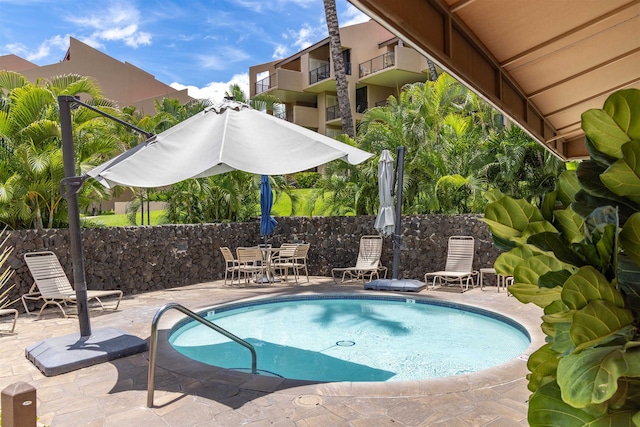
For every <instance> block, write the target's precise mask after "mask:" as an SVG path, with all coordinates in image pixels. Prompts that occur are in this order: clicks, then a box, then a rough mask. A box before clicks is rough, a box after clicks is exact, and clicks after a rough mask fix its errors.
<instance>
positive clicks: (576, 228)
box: [553, 207, 584, 243]
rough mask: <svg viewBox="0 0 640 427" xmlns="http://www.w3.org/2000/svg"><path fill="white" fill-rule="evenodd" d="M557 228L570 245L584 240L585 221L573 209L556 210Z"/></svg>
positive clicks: (554, 213)
mask: <svg viewBox="0 0 640 427" xmlns="http://www.w3.org/2000/svg"><path fill="white" fill-rule="evenodd" d="M553 215H554V216H555V220H556V222H555V226H556V228H557V229H558V230H559V231H560V233H562V235H563V236H564V238H565V239H567V240H568V241H569V242H570V243H577V242H580V241H581V240H582V239H584V229H583V227H584V220H583V219H582V217H581V216H580V215H578V214H577V213H576V212H575V211H574V210H573V209H571V208H569V207H568V208H566V209H563V210H555V211H554V212H553Z"/></svg>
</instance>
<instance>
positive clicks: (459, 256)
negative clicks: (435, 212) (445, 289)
mask: <svg viewBox="0 0 640 427" xmlns="http://www.w3.org/2000/svg"><path fill="white" fill-rule="evenodd" d="M474 244H475V241H474V239H473V237H471V236H451V237H449V245H448V249H447V263H446V265H445V267H444V270H441V271H435V272H433V273H427V274H425V275H424V282H425V283H428V281H429V278H430V277H433V283H432V285H431V289H434V288H435V287H436V282H438V283H439V284H440V285H447V284H451V283H456V284H460V290H461V291H462V292H464V291H465V290H467V289H469V282H471V286H474V283H473V278H474V276H476V275H477V271H473V255H474V252H475V249H474Z"/></svg>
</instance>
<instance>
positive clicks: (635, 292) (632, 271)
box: [617, 254, 640, 316]
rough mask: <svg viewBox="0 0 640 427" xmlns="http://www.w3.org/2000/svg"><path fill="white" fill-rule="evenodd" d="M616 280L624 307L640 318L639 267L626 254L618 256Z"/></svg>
mask: <svg viewBox="0 0 640 427" xmlns="http://www.w3.org/2000/svg"><path fill="white" fill-rule="evenodd" d="M617 279H618V288H619V289H620V291H621V292H622V293H623V294H624V300H625V303H626V307H627V308H628V309H629V310H632V311H634V312H635V313H636V314H637V316H640V266H638V264H637V263H636V262H634V261H633V260H632V259H631V258H630V257H629V256H628V255H626V254H618V269H617Z"/></svg>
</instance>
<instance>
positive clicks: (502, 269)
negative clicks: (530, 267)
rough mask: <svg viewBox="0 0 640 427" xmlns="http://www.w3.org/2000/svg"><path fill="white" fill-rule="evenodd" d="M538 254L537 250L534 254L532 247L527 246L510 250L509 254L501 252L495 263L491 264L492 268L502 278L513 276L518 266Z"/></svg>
mask: <svg viewBox="0 0 640 427" xmlns="http://www.w3.org/2000/svg"><path fill="white" fill-rule="evenodd" d="M538 253H540V252H539V251H537V249H536V252H534V250H533V249H532V247H531V246H529V245H526V246H518V247H516V248H513V249H511V250H510V251H509V252H503V253H501V254H500V255H498V258H496V261H495V263H494V264H493V268H495V269H496V273H498V274H500V275H502V276H513V270H514V269H515V268H516V266H517V265H518V264H520V263H521V262H522V261H524V260H525V259H527V258H531V257H532V256H534V255H535V254H538Z"/></svg>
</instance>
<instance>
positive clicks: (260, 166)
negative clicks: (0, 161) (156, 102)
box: [87, 100, 372, 188]
mask: <svg viewBox="0 0 640 427" xmlns="http://www.w3.org/2000/svg"><path fill="white" fill-rule="evenodd" d="M371 156H372V154H371V153H368V152H366V151H362V150H360V149H357V148H355V147H352V146H350V145H347V144H344V143H342V142H339V141H336V140H335V139H332V138H329V137H327V136H325V135H322V134H320V133H318V132H314V131H312V130H309V129H306V128H304V127H302V126H298V125H296V124H293V123H290V122H287V121H286V120H282V119H279V118H277V117H274V116H271V115H269V114H266V113H263V112H260V111H257V110H254V109H252V108H251V107H249V106H248V105H246V104H243V103H241V102H237V101H230V100H225V101H223V102H222V103H220V104H218V105H214V106H212V107H208V108H207V109H205V110H204V111H202V112H200V113H198V114H196V115H194V116H192V117H190V118H188V119H187V120H185V121H183V122H181V123H178V124H177V125H175V126H173V127H172V128H170V129H167V130H166V131H164V132H162V133H160V134H158V135H155V136H153V137H151V138H149V139H148V140H146V141H145V142H143V143H141V144H138V145H137V146H136V147H134V148H132V149H130V150H128V151H125V152H124V153H122V154H120V155H118V156H116V157H115V158H113V159H111V160H109V161H108V162H106V163H103V164H102V165H100V166H98V167H96V168H95V169H93V170H91V171H89V172H88V173H87V174H88V175H89V176H91V177H93V178H95V179H96V180H98V181H99V182H100V183H101V184H103V185H104V186H106V187H109V188H110V187H113V186H115V185H123V186H126V187H143V188H149V187H162V186H165V185H171V184H175V183H176V182H180V181H184V180H185V179H189V178H202V177H205V176H210V175H216V174H220V173H224V172H229V171H232V170H242V171H245V172H250V173H255V174H257V175H285V174H291V173H295V172H300V171H303V170H307V169H310V168H313V167H316V166H319V165H323V164H325V163H329V162H330V161H332V160H336V159H341V160H344V161H345V162H348V163H351V164H358V163H360V162H363V161H364V160H366V159H368V158H369V157H371Z"/></svg>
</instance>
